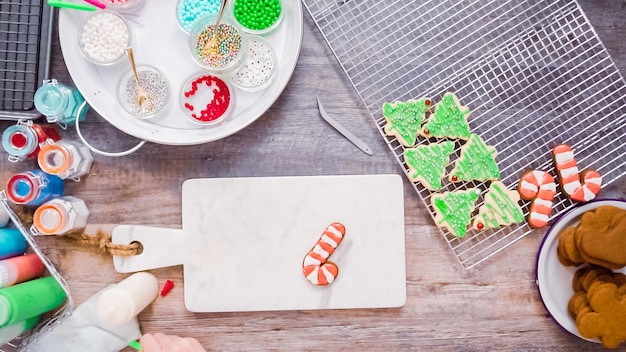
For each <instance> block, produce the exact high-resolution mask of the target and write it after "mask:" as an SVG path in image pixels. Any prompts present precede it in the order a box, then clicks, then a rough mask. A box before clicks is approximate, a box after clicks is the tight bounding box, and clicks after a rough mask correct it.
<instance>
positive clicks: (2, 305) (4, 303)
mask: <svg viewBox="0 0 626 352" xmlns="http://www.w3.org/2000/svg"><path fill="white" fill-rule="evenodd" d="M11 310H12V309H11V303H9V300H8V299H7V298H6V297H4V296H0V326H4V325H5V324H6V323H7V322H8V321H9V320H10V319H11V313H12V312H11Z"/></svg>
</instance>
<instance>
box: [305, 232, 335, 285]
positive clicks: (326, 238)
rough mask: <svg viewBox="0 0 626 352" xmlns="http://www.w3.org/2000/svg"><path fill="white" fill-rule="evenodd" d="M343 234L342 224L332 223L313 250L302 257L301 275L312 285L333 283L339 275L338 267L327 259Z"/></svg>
mask: <svg viewBox="0 0 626 352" xmlns="http://www.w3.org/2000/svg"><path fill="white" fill-rule="evenodd" d="M345 233H346V228H345V226H343V224H341V223H338V222H333V223H332V224H330V225H329V226H328V227H327V228H326V230H324V233H322V236H320V239H319V240H318V241H317V243H316V244H315V246H313V249H311V250H310V251H309V253H307V255H306V256H305V257H304V261H303V262H302V273H303V274H304V277H306V279H307V280H309V281H310V282H311V283H312V284H314V285H320V286H324V285H328V284H331V283H332V282H333V281H335V279H336V278H337V275H339V267H337V265H336V264H335V263H333V262H330V261H328V258H329V257H330V256H331V255H332V254H333V252H334V251H335V249H336V248H337V246H339V244H340V243H341V240H343V236H344V235H345Z"/></svg>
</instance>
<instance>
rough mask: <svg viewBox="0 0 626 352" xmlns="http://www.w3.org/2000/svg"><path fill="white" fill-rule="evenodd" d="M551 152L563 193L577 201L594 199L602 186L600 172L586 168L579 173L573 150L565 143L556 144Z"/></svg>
mask: <svg viewBox="0 0 626 352" xmlns="http://www.w3.org/2000/svg"><path fill="white" fill-rule="evenodd" d="M552 154H553V156H554V164H555V166H556V170H557V173H558V177H559V182H560V183H561V188H562V189H563V193H565V194H566V195H567V196H568V197H569V198H571V199H572V200H574V201H577V202H588V201H590V200H592V199H594V198H595V197H596V195H597V194H598V193H599V192H600V188H601V187H602V176H601V175H600V173H599V172H597V171H595V170H588V171H584V172H582V173H580V174H579V171H578V165H577V163H576V159H575V158H574V152H573V151H572V148H570V146H569V145H567V144H559V145H557V146H556V147H554V148H553V149H552ZM581 178H582V182H581Z"/></svg>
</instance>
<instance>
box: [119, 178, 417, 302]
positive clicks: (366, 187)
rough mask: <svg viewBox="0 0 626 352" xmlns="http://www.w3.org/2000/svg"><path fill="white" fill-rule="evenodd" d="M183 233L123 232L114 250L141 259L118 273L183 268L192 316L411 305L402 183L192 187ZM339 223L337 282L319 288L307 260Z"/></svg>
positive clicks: (275, 181)
mask: <svg viewBox="0 0 626 352" xmlns="http://www.w3.org/2000/svg"><path fill="white" fill-rule="evenodd" d="M182 205H183V209H182V213H183V215H182V218H183V219H182V220H183V221H182V227H183V228H182V230H181V229H165V228H153V227H146V226H135V225H120V226H118V227H116V228H115V229H114V231H113V242H114V243H125V244H128V243H131V242H133V241H138V242H140V243H141V244H142V245H143V252H142V253H141V254H140V255H137V256H134V257H130V258H123V257H117V256H116V257H114V264H115V268H116V270H117V271H118V272H124V273H126V272H135V271H141V270H149V269H154V268H160V267H166V266H172V265H179V264H182V265H183V266H184V280H185V283H184V290H185V292H184V293H185V294H184V295H185V305H186V307H187V309H188V310H190V311H193V312H234V311H271V310H308V309H341V308H387V307H400V306H402V305H404V303H405V301H406V272H405V254H404V253H405V250H404V249H405V248H404V198H403V188H402V179H401V177H400V176H399V175H358V176H351V175H350V176H295V177H264V178H258V177H251V178H215V179H191V180H187V181H185V182H184V184H183V191H182ZM334 221H338V222H341V223H343V224H344V226H345V227H346V235H345V237H344V240H343V242H342V243H341V244H340V245H339V247H338V248H337V250H335V252H334V253H333V254H332V256H331V257H330V260H331V261H332V262H334V263H335V264H337V266H338V267H339V276H338V277H337V280H336V281H335V282H334V283H332V284H331V285H329V286H326V287H321V286H314V285H312V284H311V283H309V282H308V281H307V280H306V279H305V278H304V276H303V274H302V260H303V259H304V256H305V255H306V254H307V252H308V251H309V250H310V249H311V248H312V247H313V245H315V243H316V242H317V240H318V239H319V237H320V235H321V234H322V232H323V231H324V229H325V228H326V227H327V226H328V225H330V224H331V223H332V222H334Z"/></svg>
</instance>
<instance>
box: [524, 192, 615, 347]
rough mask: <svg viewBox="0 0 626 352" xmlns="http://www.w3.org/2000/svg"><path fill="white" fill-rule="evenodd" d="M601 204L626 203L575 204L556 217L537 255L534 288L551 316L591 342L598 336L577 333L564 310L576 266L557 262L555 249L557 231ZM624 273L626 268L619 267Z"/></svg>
mask: <svg viewBox="0 0 626 352" xmlns="http://www.w3.org/2000/svg"><path fill="white" fill-rule="evenodd" d="M603 205H612V206H615V207H619V208H622V209H626V202H624V201H620V200H598V201H594V202H590V203H587V204H584V205H581V206H578V207H576V208H574V209H572V210H571V211H569V212H568V213H566V214H565V215H563V216H562V217H561V218H560V219H559V220H557V221H556V222H555V223H554V225H552V227H550V230H549V231H548V233H547V234H546V236H545V238H544V240H543V243H542V244H541V247H540V248H539V254H538V256H537V271H536V275H537V287H538V288H539V295H540V296H541V300H542V301H543V304H544V306H545V307H546V310H547V311H548V312H549V313H550V315H551V316H552V318H553V319H554V320H555V321H556V322H557V324H559V325H560V326H562V327H563V328H564V329H565V330H567V331H569V332H570V333H572V334H574V335H576V336H578V337H580V338H582V339H585V340H588V341H593V342H600V341H599V340H598V339H586V338H584V337H582V336H580V333H579V332H578V328H576V324H575V322H574V319H572V317H571V316H570V315H569V313H568V312H567V304H568V302H569V299H570V298H571V297H572V296H573V295H574V289H573V288H572V279H573V278H574V273H575V272H576V270H578V267H573V266H563V265H562V264H561V263H560V262H559V258H558V257H557V254H556V248H557V246H558V245H559V240H558V236H559V233H560V232H561V231H562V230H563V229H565V228H567V227H570V226H575V225H578V223H579V222H580V217H581V216H582V214H583V213H585V212H587V211H590V210H594V209H596V208H598V207H600V206H603ZM618 272H622V273H625V274H626V269H622V270H619V271H618Z"/></svg>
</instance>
